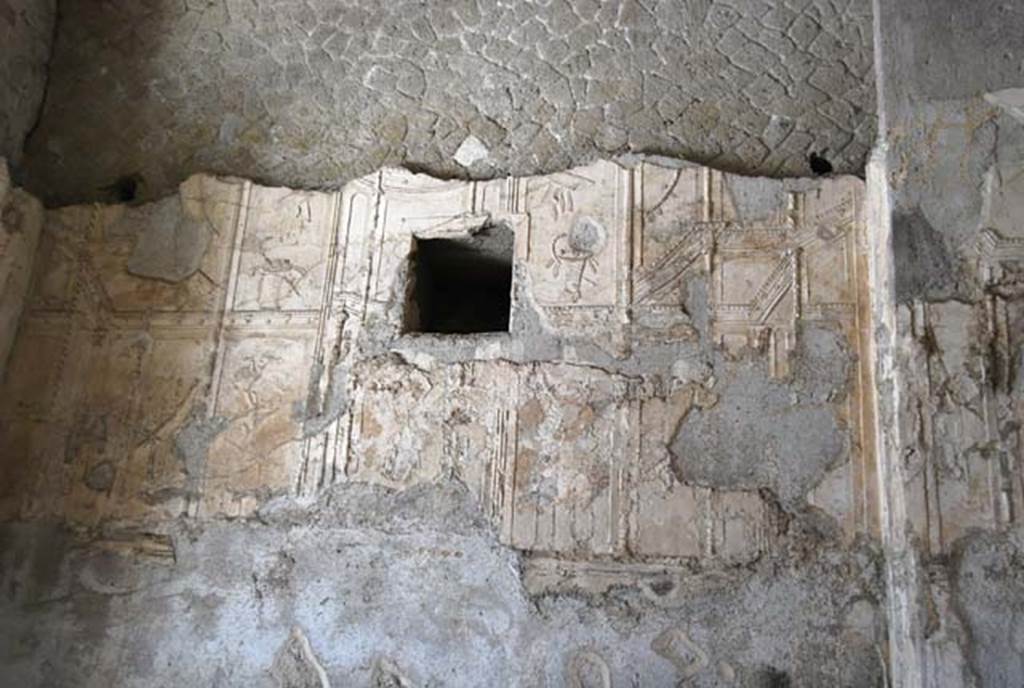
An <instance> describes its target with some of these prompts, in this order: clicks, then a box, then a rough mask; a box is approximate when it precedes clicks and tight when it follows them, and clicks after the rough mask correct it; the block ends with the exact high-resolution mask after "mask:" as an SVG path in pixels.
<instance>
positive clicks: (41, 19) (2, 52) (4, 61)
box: [0, 0, 57, 165]
mask: <svg viewBox="0 0 1024 688" xmlns="http://www.w3.org/2000/svg"><path fill="white" fill-rule="evenodd" d="M56 5H57V3H56V0H0V158H7V159H8V160H9V161H10V162H11V163H13V164H15V165H17V164H18V163H19V162H20V161H21V155H22V147H23V145H24V143H25V137H26V136H27V135H28V134H29V132H30V131H31V129H32V127H33V126H34V125H35V123H36V118H37V117H38V116H39V109H40V107H41V106H42V103H43V94H44V92H45V89H46V79H47V63H48V61H49V59H50V48H51V44H52V42H53V29H54V22H55V21H56V13H57V10H56Z"/></svg>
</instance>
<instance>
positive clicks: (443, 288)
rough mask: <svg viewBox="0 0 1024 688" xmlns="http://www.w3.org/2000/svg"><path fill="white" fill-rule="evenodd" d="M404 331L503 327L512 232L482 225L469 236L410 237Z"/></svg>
mask: <svg viewBox="0 0 1024 688" xmlns="http://www.w3.org/2000/svg"><path fill="white" fill-rule="evenodd" d="M414 241H415V246H414V248H413V254H412V257H411V260H412V265H411V268H412V269H411V277H412V284H411V288H410V289H409V291H408V301H407V303H406V309H405V323H404V330H405V331H406V332H431V333H440V334H472V333H481V332H508V331H509V317H510V315H511V310H512V253H513V245H514V234H513V232H512V230H511V229H509V228H508V227H504V226H500V225H486V226H484V227H482V228H481V229H480V230H479V231H477V232H476V233H475V234H473V235H471V236H465V237H458V238H446V239H419V238H417V239H415V240H414Z"/></svg>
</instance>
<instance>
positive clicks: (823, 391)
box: [670, 327, 851, 508]
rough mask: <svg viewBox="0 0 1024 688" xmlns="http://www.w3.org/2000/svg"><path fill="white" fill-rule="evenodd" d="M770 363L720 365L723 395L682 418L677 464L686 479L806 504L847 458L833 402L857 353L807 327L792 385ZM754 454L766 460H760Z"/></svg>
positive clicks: (677, 470) (793, 505)
mask: <svg viewBox="0 0 1024 688" xmlns="http://www.w3.org/2000/svg"><path fill="white" fill-rule="evenodd" d="M765 367H766V366H765V364H764V362H763V361H756V360H749V361H740V362H737V363H731V364H729V365H725V364H724V362H723V361H719V362H718V363H717V364H716V365H715V366H714V368H713V370H714V371H715V374H716V377H718V378H719V382H718V385H716V387H715V392H716V396H718V397H719V398H720V399H721V400H722V401H721V402H720V403H717V404H714V405H712V406H710V407H709V408H706V409H702V408H700V407H697V408H694V409H693V410H691V411H690V413H689V414H687V416H686V418H685V419H684V420H683V421H682V422H681V423H680V424H679V428H678V429H677V430H676V436H675V439H674V440H673V442H672V445H671V447H670V449H671V452H672V454H673V466H672V467H673V470H674V472H675V474H676V476H677V477H678V478H679V480H680V481H681V482H684V483H695V484H698V485H706V486H716V487H729V488H733V489H743V490H757V489H768V490H770V491H771V492H772V493H773V494H774V495H775V496H776V497H777V498H778V499H780V500H781V501H782V502H783V504H785V505H786V506H787V507H789V508H798V507H799V502H800V500H801V499H802V498H803V496H804V495H806V494H807V492H808V491H809V490H810V489H812V488H813V487H814V486H815V485H817V484H818V483H819V482H820V481H821V479H822V478H823V477H824V475H825V473H826V472H827V471H828V470H829V469H831V468H834V467H835V465H836V464H837V463H839V462H842V461H843V460H844V459H845V458H846V457H845V454H844V451H845V449H846V446H845V438H844V435H843V433H841V432H840V431H839V428H838V427H837V424H838V422H839V421H838V420H837V418H836V417H835V412H834V410H833V409H832V408H831V406H830V402H832V401H834V400H835V395H836V394H837V393H838V394H842V393H843V390H845V389H846V385H847V380H848V378H849V375H850V372H851V365H850V360H849V357H848V354H847V353H846V351H845V349H844V347H843V345H842V343H841V337H840V336H839V335H837V334H835V333H833V332H831V331H829V330H827V329H824V328H818V327H809V328H806V329H805V331H804V332H802V333H801V338H800V349H799V351H798V357H797V363H796V365H795V366H794V367H795V371H794V375H793V379H792V380H790V381H789V382H788V384H787V383H783V382H779V381H776V380H772V379H771V378H770V377H769V375H768V373H767V371H766V369H765ZM766 409H778V410H776V411H773V412H771V413H766V412H765V410H766ZM751 419H756V420H755V421H754V422H751ZM795 437H799V438H800V441H799V442H796V441H794V438H795ZM751 456H760V457H762V459H761V460H758V461H754V462H752V461H750V460H749V457H751ZM794 459H796V460H795V461H794Z"/></svg>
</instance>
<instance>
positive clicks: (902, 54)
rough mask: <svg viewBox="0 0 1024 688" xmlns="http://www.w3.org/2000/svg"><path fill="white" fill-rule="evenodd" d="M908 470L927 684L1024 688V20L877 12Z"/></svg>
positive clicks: (915, 5) (964, 12)
mask: <svg viewBox="0 0 1024 688" xmlns="http://www.w3.org/2000/svg"><path fill="white" fill-rule="evenodd" d="M881 5H882V14H881V16H880V17H879V19H880V21H879V25H880V27H881V31H882V40H881V41H880V45H881V49H882V55H883V60H882V62H881V64H880V67H881V75H882V76H881V85H882V87H883V93H884V98H883V112H882V115H883V117H884V119H885V120H886V130H885V132H884V134H885V140H886V142H887V144H888V147H889V150H888V153H889V158H888V168H889V169H888V172H889V182H890V186H891V194H892V204H893V208H892V211H893V212H892V221H893V233H894V237H893V243H894V246H893V248H894V252H895V270H896V298H897V300H898V303H899V305H898V313H897V315H898V321H899V328H900V331H899V333H898V338H899V341H900V343H901V344H900V346H901V349H902V358H901V360H900V361H899V365H900V366H901V370H902V371H904V372H905V380H906V388H905V389H903V390H902V391H901V394H902V404H901V409H900V414H901V419H902V422H901V426H902V428H903V442H904V447H903V448H902V454H901V461H902V462H903V467H904V470H905V471H906V475H907V482H906V485H905V488H904V492H905V506H906V519H907V524H908V529H909V532H910V533H911V534H912V536H913V546H914V551H915V553H916V556H917V559H918V562H919V574H918V579H919V581H921V584H920V590H919V593H918V594H919V599H918V600H917V605H916V613H917V619H916V627H917V629H918V630H917V633H916V635H917V637H916V643H917V648H918V649H917V652H918V655H919V657H920V672H921V675H922V680H923V681H924V682H925V684H927V685H935V686H939V685H941V686H953V685H970V686H973V685H984V686H1002V685H1017V684H1020V683H1022V682H1024V661H1022V657H1024V641H1022V640H1021V639H1022V638H1024V625H1022V623H1021V620H1020V619H1021V618H1022V617H1021V611H1022V608H1024V607H1022V605H1024V601H1022V598H1021V596H1020V574H1019V561H1020V558H1021V557H1022V556H1024V552H1022V550H1021V547H1020V543H1021V541H1020V532H1021V514H1022V509H1024V471H1022V465H1021V461H1022V454H1021V451H1022V444H1021V437H1020V427H1021V420H1022V416H1021V412H1022V409H1021V406H1020V400H1021V390H1022V384H1024V378H1022V377H1021V376H1022V375H1024V367H1022V366H1024V358H1022V356H1024V302H1022V301H1021V295H1022V291H1021V285H1022V283H1021V274H1022V273H1021V268H1022V266H1024V231H1022V228H1021V223H1020V218H1021V217H1022V211H1024V186H1022V184H1021V178H1022V177H1021V173H1022V172H1024V109H1022V108H1021V106H1022V105H1024V99H1022V94H1024V91H1020V90H1019V89H1020V87H1022V86H1024V39H1022V36H1021V33H1020V31H1019V30H1018V29H1019V27H1020V26H1021V25H1022V23H1024V11H1022V8H1021V7H1020V6H1019V5H1017V4H1013V3H1002V2H994V1H988V0H986V1H982V2H972V3H959V2H941V3H936V2H923V1H916V0H915V1H913V2H900V3H881Z"/></svg>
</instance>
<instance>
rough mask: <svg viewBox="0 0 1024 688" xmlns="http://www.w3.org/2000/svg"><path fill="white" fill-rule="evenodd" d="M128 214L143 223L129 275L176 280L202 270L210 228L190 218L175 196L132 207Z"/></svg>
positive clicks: (129, 265)
mask: <svg viewBox="0 0 1024 688" xmlns="http://www.w3.org/2000/svg"><path fill="white" fill-rule="evenodd" d="M139 216H141V217H139ZM129 217H138V221H139V222H142V223H143V226H142V228H141V230H140V231H139V232H138V237H137V239H136V243H135V249H134V250H133V251H132V255H131V256H130V257H129V258H128V263H127V270H128V272H129V273H130V274H132V275H135V276H137V277H148V278H151V279H159V280H163V281H165V282H171V283H176V282H182V281H184V280H186V279H188V278H189V277H191V276H192V275H194V274H195V273H196V271H198V270H199V267H200V265H201V264H202V261H203V257H204V256H205V255H206V250H207V249H208V248H209V246H210V230H209V228H208V227H207V226H206V224H205V223H203V222H200V221H199V220H196V219H194V218H191V217H188V216H187V215H186V214H185V213H184V212H183V211H182V208H181V203H180V201H179V200H178V199H177V198H176V197H171V198H166V199H164V200H162V201H158V202H156V203H153V204H151V205H148V206H145V207H144V209H143V208H140V209H137V210H130V211H129Z"/></svg>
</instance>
